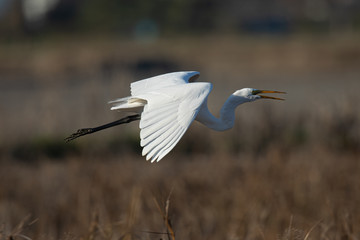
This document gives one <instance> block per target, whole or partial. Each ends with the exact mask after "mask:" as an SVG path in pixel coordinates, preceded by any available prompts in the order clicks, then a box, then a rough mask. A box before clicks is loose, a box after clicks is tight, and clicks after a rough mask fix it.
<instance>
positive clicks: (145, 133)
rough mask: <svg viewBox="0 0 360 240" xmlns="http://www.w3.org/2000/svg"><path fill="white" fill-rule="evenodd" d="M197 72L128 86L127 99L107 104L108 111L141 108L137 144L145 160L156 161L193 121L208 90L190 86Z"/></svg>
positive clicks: (201, 85)
mask: <svg viewBox="0 0 360 240" xmlns="http://www.w3.org/2000/svg"><path fill="white" fill-rule="evenodd" d="M198 77H199V72H175V73H168V74H164V75H160V76H156V77H152V78H148V79H144V80H140V81H137V82H134V83H132V84H131V96H129V97H126V98H120V99H117V100H115V101H112V102H110V103H112V104H113V107H112V108H111V110H123V111H129V110H138V109H139V108H141V110H142V113H141V120H140V124H139V127H140V129H141V130H140V138H141V141H140V145H141V146H142V147H143V152H142V154H143V156H145V155H146V159H147V160H151V162H154V161H160V160H161V159H162V158H163V157H164V156H166V154H168V153H169V152H170V151H171V150H172V149H173V148H174V147H175V145H176V144H177V143H178V142H179V140H180V139H181V137H182V136H183V135H184V133H185V132H186V130H187V129H188V128H189V126H190V124H191V123H192V122H193V121H194V119H195V117H196V115H197V114H198V112H199V109H200V107H201V105H202V104H203V103H204V102H205V101H206V98H207V96H208V95H209V93H210V91H211V88H212V86H211V84H210V83H190V81H193V80H194V79H196V78H198Z"/></svg>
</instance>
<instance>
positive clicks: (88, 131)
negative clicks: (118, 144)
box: [64, 114, 141, 142]
mask: <svg viewBox="0 0 360 240" xmlns="http://www.w3.org/2000/svg"><path fill="white" fill-rule="evenodd" d="M140 117H141V115H140V114H136V115H131V116H127V117H124V118H122V119H119V120H116V121H114V122H111V123H107V124H104V125H101V126H98V127H94V128H81V129H79V130H77V131H76V132H75V133H73V134H71V135H70V136H69V137H67V138H65V139H64V140H65V141H66V142H70V141H72V140H74V139H76V138H78V137H81V136H84V135H87V134H91V133H94V132H97V131H100V130H104V129H106V128H110V127H114V126H117V125H120V124H124V123H130V122H133V121H137V120H140Z"/></svg>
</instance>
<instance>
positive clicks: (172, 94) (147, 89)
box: [68, 72, 282, 162]
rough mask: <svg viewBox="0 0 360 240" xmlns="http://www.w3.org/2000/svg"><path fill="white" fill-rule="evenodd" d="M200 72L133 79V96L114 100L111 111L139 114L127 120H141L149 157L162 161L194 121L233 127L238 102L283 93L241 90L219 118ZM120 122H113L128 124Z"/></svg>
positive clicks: (143, 145)
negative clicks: (208, 103)
mask: <svg viewBox="0 0 360 240" xmlns="http://www.w3.org/2000/svg"><path fill="white" fill-rule="evenodd" d="M199 75H200V74H199V72H174V73H168V74H163V75H159V76H155V77H152V78H147V79H144V80H140V81H137V82H133V83H132V84H131V96H129V97H125V98H120V99H117V100H114V101H111V102H110V103H111V104H112V105H113V106H112V107H111V110H117V111H124V112H136V113H138V115H133V116H131V117H133V119H131V120H129V119H126V122H129V121H133V120H140V124H139V127H140V129H141V130H140V139H141V141H140V145H141V146H142V147H143V151H142V155H143V156H145V155H146V160H151V162H154V161H160V160H161V159H162V158H163V157H164V156H165V155H166V154H168V153H169V152H170V151H171V150H172V149H173V148H174V147H175V145H176V144H177V143H178V142H179V140H180V139H181V137H182V136H183V135H184V133H185V132H186V130H187V129H188V128H189V126H190V124H191V123H192V122H193V121H194V120H197V121H199V122H200V123H202V124H204V125H205V126H207V127H209V128H211V129H213V130H217V131H224V130H227V129H230V128H232V127H233V125H234V121H235V109H236V107H237V106H238V105H240V104H242V103H245V102H251V101H254V100H256V99H260V98H271V99H280V98H274V97H268V96H261V95H257V94H258V93H264V92H265V93H266V92H268V93H269V92H272V93H274V92H275V93H282V92H277V91H261V90H256V89H252V88H244V89H241V90H238V91H236V92H234V93H233V94H232V95H231V96H230V97H229V98H228V99H227V100H226V102H225V104H224V105H223V107H222V108H221V110H220V117H219V118H216V117H214V116H213V115H212V114H211V113H210V111H209V110H208V107H207V98H208V95H209V93H210V92H211V89H212V84H211V83H207V82H192V81H193V80H195V79H197V78H198V77H199ZM119 121H120V122H119ZM119 121H116V122H117V123H116V124H113V125H118V124H121V123H124V122H122V121H121V120H119ZM104 126H105V128H107V127H109V125H104ZM100 127H102V126H100ZM100 127H99V129H96V128H95V131H98V130H102V129H103V128H104V127H102V128H101V129H100ZM87 130H94V129H87ZM79 131H81V130H79ZM92 132H94V131H92ZM78 133H79V132H78ZM88 133H91V132H87V133H84V134H82V133H80V134H78V135H76V136H73V135H72V136H73V137H70V139H68V140H72V139H74V138H76V137H79V136H82V135H85V134H88Z"/></svg>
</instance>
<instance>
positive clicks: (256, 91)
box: [253, 90, 286, 100]
mask: <svg viewBox="0 0 360 240" xmlns="http://www.w3.org/2000/svg"><path fill="white" fill-rule="evenodd" d="M259 93H280V94H286V92H280V91H271V90H254V91H253V94H254V95H257V94H259ZM259 96H260V97H261V98H267V99H274V100H285V99H283V98H277V97H270V96H264V95H259Z"/></svg>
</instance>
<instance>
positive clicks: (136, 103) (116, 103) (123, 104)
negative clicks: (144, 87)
mask: <svg viewBox="0 0 360 240" xmlns="http://www.w3.org/2000/svg"><path fill="white" fill-rule="evenodd" d="M146 103H147V102H146V100H144V99H141V98H135V97H131V96H130V97H124V98H119V99H115V100H113V101H110V102H109V104H112V107H111V110H122V111H126V112H138V111H141V110H142V108H143V107H144V106H145V104H146Z"/></svg>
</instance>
